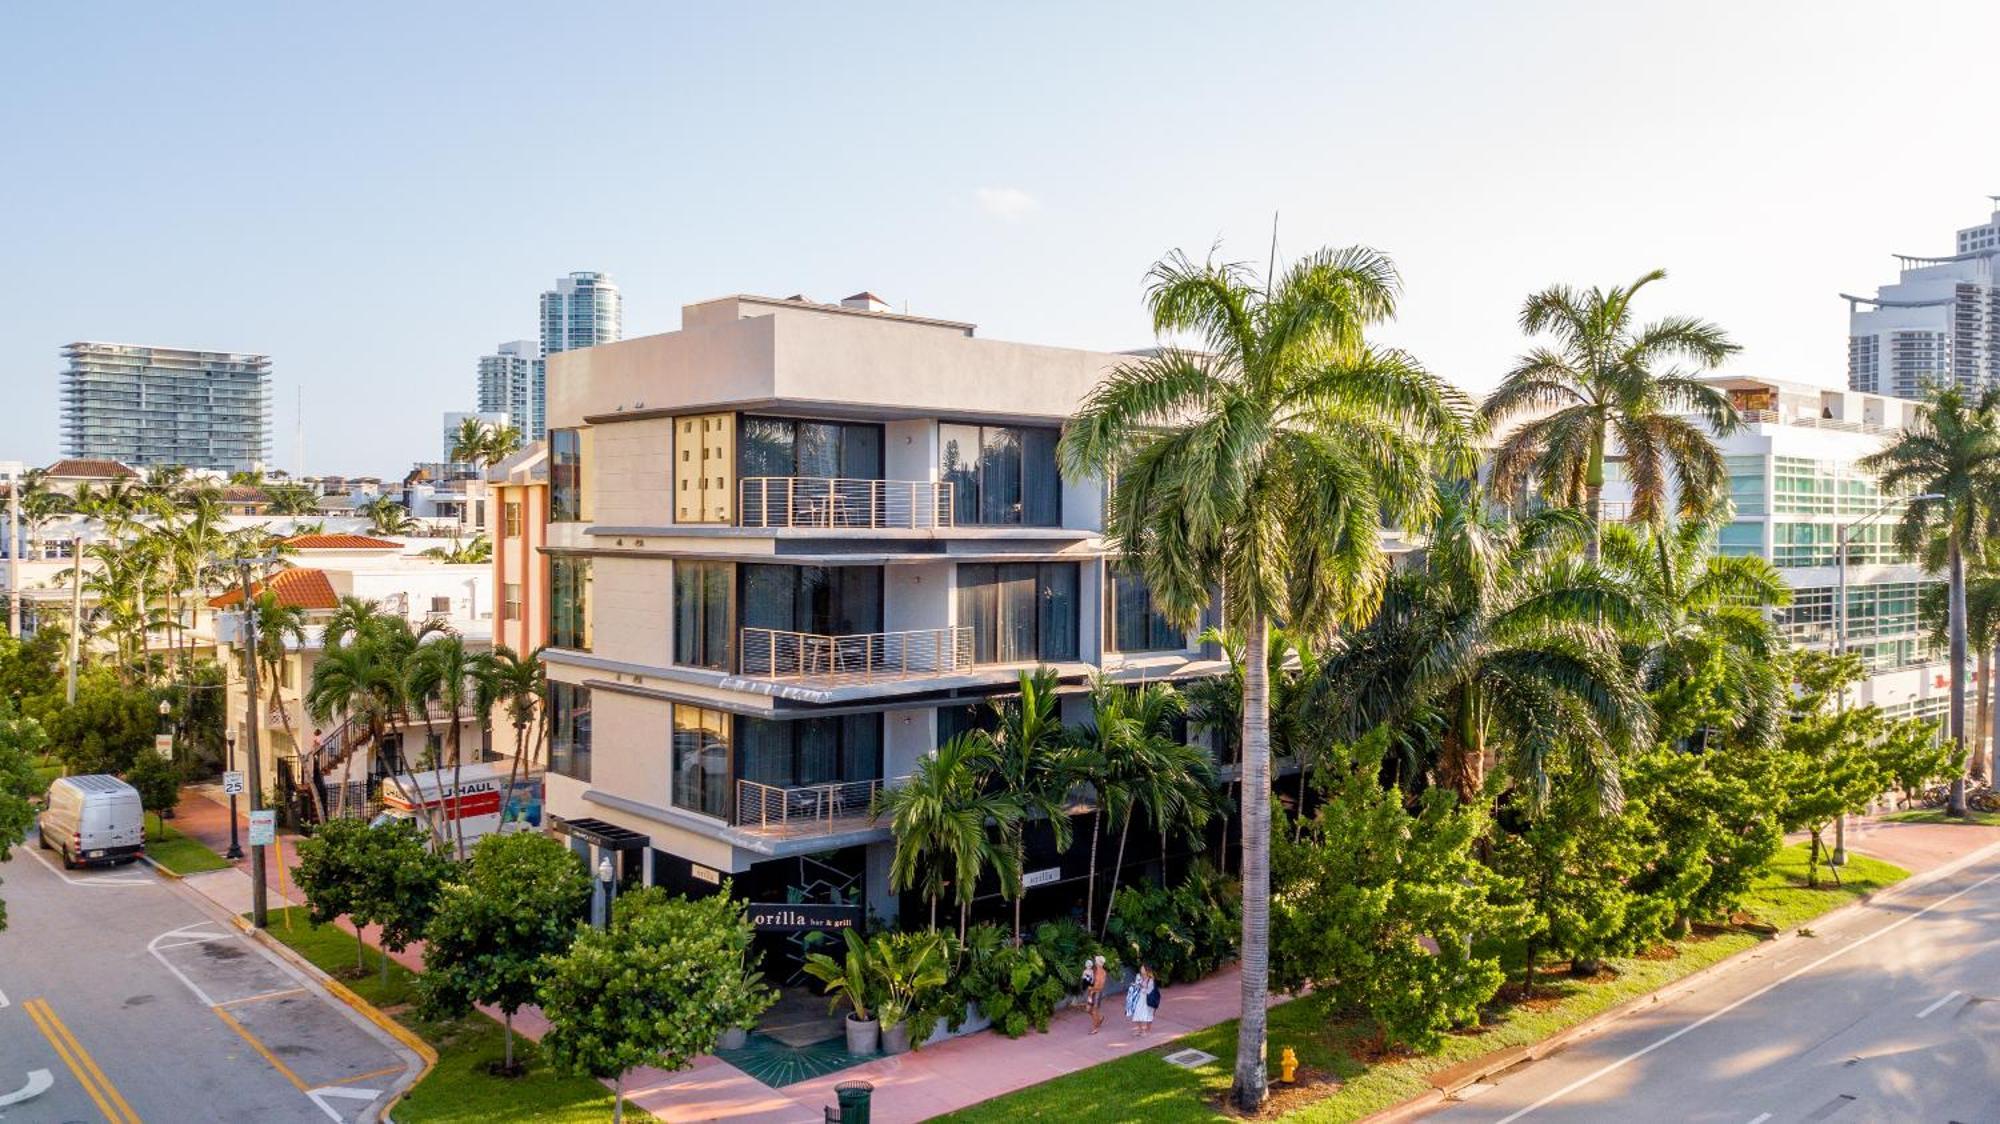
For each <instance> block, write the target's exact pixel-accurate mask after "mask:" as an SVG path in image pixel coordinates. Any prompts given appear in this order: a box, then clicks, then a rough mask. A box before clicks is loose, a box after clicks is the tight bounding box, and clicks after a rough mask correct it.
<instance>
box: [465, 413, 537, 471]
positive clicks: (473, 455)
mask: <svg viewBox="0 0 2000 1124" xmlns="http://www.w3.org/2000/svg"><path fill="white" fill-rule="evenodd" d="M521 440H522V438H521V431H520V430H519V429H516V428H515V427H513V426H511V425H493V424H490V423H488V422H483V421H480V420H479V419H478V418H464V419H462V420H460V421H459V423H458V428H457V429H455V430H453V431H452V434H451V460H452V461H453V462H454V463H457V464H476V465H480V466H481V467H484V468H492V467H493V466H494V465H496V464H499V463H500V462H501V461H504V460H506V459H507V458H508V457H510V456H513V455H514V453H515V452H516V451H517V450H519V449H520V447H521Z"/></svg>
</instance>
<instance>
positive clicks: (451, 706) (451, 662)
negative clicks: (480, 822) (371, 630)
mask: <svg viewBox="0 0 2000 1124" xmlns="http://www.w3.org/2000/svg"><path fill="white" fill-rule="evenodd" d="M484 662H485V661H483V660H482V659H480V658H479V657H478V656H477V655H475V654H473V653H472V652H470V651H468V650H467V649H466V647H465V640H464V639H463V638H462V637H460V636H459V635H458V634H457V633H454V632H446V633H444V634H442V635H439V636H436V637H433V638H432V639H430V640H429V641H428V642H426V643H424V644H421V645H419V646H418V647H417V649H416V652H415V653H414V654H413V655H412V656H411V657H410V658H409V660H408V661H407V662H406V663H405V664H404V667H403V693H404V695H405V697H407V698H408V699H409V700H410V702H411V704H412V705H414V706H419V707H422V708H423V710H424V726H425V728H426V729H428V728H429V727H430V724H431V720H430V708H431V705H432V704H433V703H435V704H436V706H437V708H438V709H439V710H442V711H444V712H445V719H444V722H445V727H444V751H445V760H447V761H449V762H450V763H451V787H452V791H453V792H457V791H458V785H459V778H460V777H461V776H462V775H463V772H464V769H465V753H464V747H463V746H462V745H461V744H460V738H461V731H462V730H463V729H464V726H463V723H462V722H461V716H462V714H463V713H464V711H465V710H466V709H467V708H469V707H471V706H472V704H473V702H474V701H475V699H479V700H486V699H488V698H490V695H491V689H490V688H489V687H488V686H487V685H486V684H485V678H486V676H487V674H488V673H487V671H486V668H485V666H484ZM451 820H452V828H453V835H454V838H455V841H456V847H457V852H458V857H459V858H461V859H463V858H464V857H465V820H464V818H463V817H461V816H457V815H454V816H452V817H451Z"/></svg>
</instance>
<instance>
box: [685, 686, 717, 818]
mask: <svg viewBox="0 0 2000 1124" xmlns="http://www.w3.org/2000/svg"><path fill="white" fill-rule="evenodd" d="M673 788H674V791H673V800H674V806H675V807H677V808H685V809H687V810H688V811H690V812H699V813H701V814H702V815H705V816H714V817H716V818H717V819H727V818H728V816H729V716H728V715H727V714H724V713H723V712H721V711H719V710H708V709H706V708H704V707H699V706H688V705H687V704H685V703H675V704H674V785H673Z"/></svg>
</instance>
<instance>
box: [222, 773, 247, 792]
mask: <svg viewBox="0 0 2000 1124" xmlns="http://www.w3.org/2000/svg"><path fill="white" fill-rule="evenodd" d="M222 794H223V795H224V796H241V795H243V773H242V772H241V771H240V770H236V769H231V770H230V771H229V772H227V773H224V774H222Z"/></svg>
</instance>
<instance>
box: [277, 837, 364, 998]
mask: <svg viewBox="0 0 2000 1124" xmlns="http://www.w3.org/2000/svg"><path fill="white" fill-rule="evenodd" d="M373 831H374V829H373V828H371V827H369V826H368V823H367V821H365V820H349V819H335V820H328V821H327V822H325V823H323V824H321V825H319V830H317V831H315V832H313V834H311V835H310V836H307V837H306V838H304V839H301V840H299V841H298V844H297V846H296V847H295V848H294V850H295V853H296V854H297V856H298V863H297V865H296V866H294V867H293V869H292V885H294V886H296V887H298V890H299V893H300V894H302V895H304V896H305V899H306V915H307V916H308V917H310V918H311V919H312V921H313V923H314V924H317V925H330V924H332V923H333V922H334V921H335V920H336V919H338V918H340V917H342V916H345V917H346V918H347V919H348V921H349V922H350V923H351V924H352V925H353V926H354V970H353V972H352V973H350V978H353V977H355V976H361V975H365V974H366V973H367V971H368V966H367V964H368V962H367V954H368V945H367V944H366V942H364V941H363V940H362V939H361V926H362V925H363V924H364V922H363V921H362V920H361V916H362V915H363V914H365V913H366V912H367V907H366V904H365V903H367V902H368V900H369V867H368V852H369V849H370V847H371V846H373V844H374V838H373V835H372V833H373Z"/></svg>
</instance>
